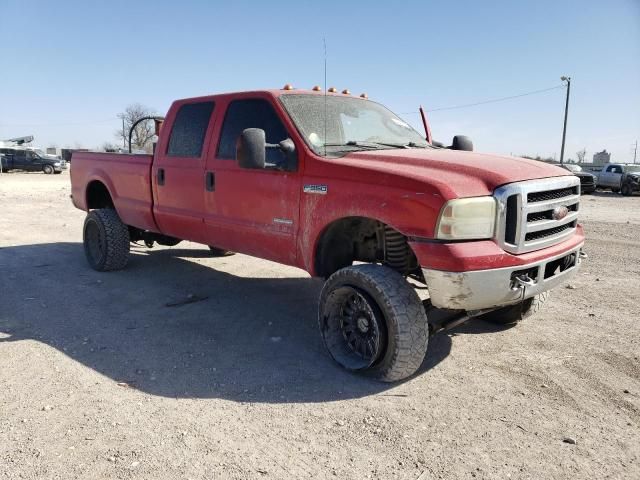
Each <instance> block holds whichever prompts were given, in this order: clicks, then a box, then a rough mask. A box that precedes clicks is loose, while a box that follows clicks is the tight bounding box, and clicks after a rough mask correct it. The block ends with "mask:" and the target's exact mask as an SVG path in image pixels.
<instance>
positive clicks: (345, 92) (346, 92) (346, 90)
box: [342, 88, 351, 95]
mask: <svg viewBox="0 0 640 480" xmlns="http://www.w3.org/2000/svg"><path fill="white" fill-rule="evenodd" d="M342 94H343V95H351V92H350V91H349V89H348V88H345V89H344V90H342Z"/></svg>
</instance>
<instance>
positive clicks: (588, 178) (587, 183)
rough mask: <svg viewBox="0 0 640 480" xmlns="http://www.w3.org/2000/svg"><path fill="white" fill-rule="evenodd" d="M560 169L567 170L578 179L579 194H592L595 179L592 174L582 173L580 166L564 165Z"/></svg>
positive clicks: (594, 189) (594, 187)
mask: <svg viewBox="0 0 640 480" xmlns="http://www.w3.org/2000/svg"><path fill="white" fill-rule="evenodd" d="M562 168H564V169H565V170H569V171H570V172H571V173H573V174H574V175H575V176H576V177H578V178H579V179H580V193H593V192H595V191H596V179H597V177H596V176H595V175H594V174H592V173H589V172H585V171H583V170H582V167H581V166H580V165H576V164H573V163H564V164H563V165H562Z"/></svg>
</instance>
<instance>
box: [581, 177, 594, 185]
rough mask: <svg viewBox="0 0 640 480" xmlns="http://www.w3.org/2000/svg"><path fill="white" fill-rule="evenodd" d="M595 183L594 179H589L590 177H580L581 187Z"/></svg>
mask: <svg viewBox="0 0 640 480" xmlns="http://www.w3.org/2000/svg"><path fill="white" fill-rule="evenodd" d="M594 183H595V182H594V181H593V178H589V177H580V185H588V186H591V185H593V184H594Z"/></svg>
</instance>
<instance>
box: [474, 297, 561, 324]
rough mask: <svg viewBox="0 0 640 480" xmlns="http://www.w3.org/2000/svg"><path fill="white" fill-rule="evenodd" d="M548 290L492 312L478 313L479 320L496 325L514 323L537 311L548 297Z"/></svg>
mask: <svg viewBox="0 0 640 480" xmlns="http://www.w3.org/2000/svg"><path fill="white" fill-rule="evenodd" d="M549 295H550V292H548V291H547V292H542V293H541V294H539V295H536V296H535V297H531V298H527V299H526V300H525V301H524V302H523V303H517V304H515V305H509V306H508V307H504V308H500V309H498V310H494V311H493V312H489V313H485V314H484V315H479V316H478V318H479V319H480V320H484V321H486V322H490V323H495V324H498V325H515V324H516V323H518V322H520V321H522V320H524V319H526V318H529V317H531V316H532V315H534V314H535V313H537V312H538V311H539V310H540V309H541V308H542V305H544V303H545V302H546V301H547V300H548V299H549Z"/></svg>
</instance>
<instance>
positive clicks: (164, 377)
mask: <svg viewBox="0 0 640 480" xmlns="http://www.w3.org/2000/svg"><path fill="white" fill-rule="evenodd" d="M186 258H191V260H187V259H186ZM231 258H234V259H236V258H240V257H231ZM231 258H229V257H226V258H218V259H213V258H210V257H209V255H208V254H207V251H206V250H195V249H180V248H173V249H153V250H146V249H137V248H134V249H133V250H132V255H131V261H130V264H129V265H128V267H127V269H126V270H124V271H121V272H111V273H98V272H94V271H93V270H91V269H90V268H89V267H88V266H87V264H86V262H85V259H84V254H83V250H82V245H81V244H79V243H50V244H40V245H25V246H15V247H4V248H0V297H1V299H2V302H1V306H0V342H16V341H21V340H36V341H39V342H44V343H46V344H48V345H50V346H52V347H54V348H56V349H58V350H59V351H61V352H63V353H64V354H65V355H67V356H69V357H70V358H72V359H73V360H75V361H77V362H80V363H82V364H83V365H86V366H87V367H90V368H92V369H93V370H95V371H97V372H99V373H100V374H102V375H105V376H106V377H108V378H110V379H112V380H113V381H114V388H120V387H116V385H115V384H116V383H120V382H124V383H126V384H127V385H128V386H130V387H133V388H136V389H138V390H140V391H142V392H145V393H149V394H153V395H160V396H166V397H174V398H176V397H177V398H214V397H215V398H223V399H228V400H232V401H241V402H245V401H246V402H268V403H279V402H323V401H330V400H338V399H345V398H359V397H363V396H367V395H371V394H375V393H380V392H383V391H386V390H388V389H393V388H394V387H395V386H397V385H398V384H384V383H380V382H376V381H372V380H370V379H367V378H363V377H361V376H358V375H355V374H351V373H348V372H345V371H344V370H342V369H341V368H340V367H338V366H337V365H336V364H335V363H334V362H333V361H332V360H331V359H330V358H329V356H328V354H327V353H326V352H325V349H324V347H323V345H322V342H321V339H320V336H319V333H318V329H317V319H316V309H317V298H318V296H319V292H320V289H321V287H322V283H321V281H319V280H316V279H311V278H309V277H307V276H306V274H304V273H302V272H301V276H300V277H299V278H256V277H244V276H236V275H231V274H229V273H225V272H223V271H220V270H217V269H216V267H219V268H224V265H225V264H226V263H228V262H231V261H236V260H232V259H231ZM205 259H206V260H205ZM205 262H206V265H205V264H204V263H205ZM198 299H200V300H201V301H195V302H194V301H193V300H198ZM184 300H191V301H192V303H186V304H181V305H179V306H173V307H170V306H167V304H169V303H180V302H181V301H184ZM450 350H451V339H450V337H449V336H447V335H437V336H436V337H434V338H432V341H431V343H430V347H429V352H428V354H427V357H426V360H425V362H424V364H423V365H422V368H421V369H420V372H419V373H418V375H420V374H424V373H425V372H427V371H428V370H429V369H431V368H433V367H434V366H435V365H437V364H439V363H440V362H442V361H443V360H444V359H445V358H446V357H447V356H448V354H449V352H450Z"/></svg>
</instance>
